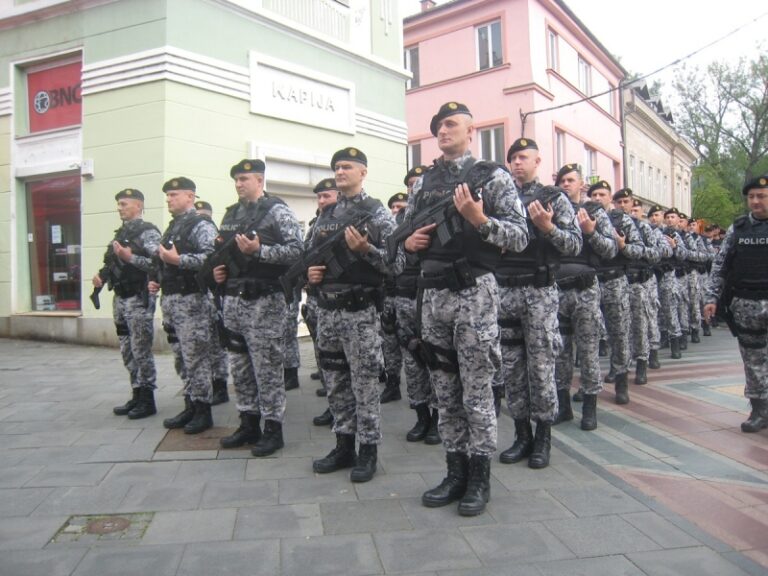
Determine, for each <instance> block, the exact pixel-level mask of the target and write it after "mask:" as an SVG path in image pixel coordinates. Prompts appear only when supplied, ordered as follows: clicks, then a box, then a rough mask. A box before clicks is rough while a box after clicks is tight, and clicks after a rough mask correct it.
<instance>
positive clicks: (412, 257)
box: [395, 210, 421, 297]
mask: <svg viewBox="0 0 768 576" xmlns="http://www.w3.org/2000/svg"><path fill="white" fill-rule="evenodd" d="M404 219H405V210H400V212H398V213H397V216H395V222H396V223H397V225H398V226H399V225H400V224H402V223H403V220H404ZM420 274H421V264H420V263H419V255H418V254H416V253H413V252H408V251H407V250H406V251H405V268H404V269H403V271H402V273H400V274H399V275H398V276H397V278H395V293H398V292H399V293H400V294H403V295H405V294H406V293H408V295H410V294H413V296H414V297H415V296H416V288H417V286H416V283H417V281H418V278H419V276H420Z"/></svg>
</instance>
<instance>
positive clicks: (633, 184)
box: [629, 154, 637, 190]
mask: <svg viewBox="0 0 768 576" xmlns="http://www.w3.org/2000/svg"><path fill="white" fill-rule="evenodd" d="M635 178H636V174H635V155H634V154H630V155H629V187H630V188H632V190H636V189H637V186H636V182H635Z"/></svg>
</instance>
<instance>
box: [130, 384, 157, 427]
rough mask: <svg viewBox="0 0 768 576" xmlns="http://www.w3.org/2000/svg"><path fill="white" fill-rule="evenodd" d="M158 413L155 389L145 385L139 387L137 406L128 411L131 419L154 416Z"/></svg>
mask: <svg viewBox="0 0 768 576" xmlns="http://www.w3.org/2000/svg"><path fill="white" fill-rule="evenodd" d="M155 414H157V406H155V391H154V389H152V388H147V387H143V388H140V389H139V401H138V402H137V403H136V406H134V407H133V409H132V410H131V411H130V412H128V419H129V420H139V419H140V418H146V417H147V416H153V415H155Z"/></svg>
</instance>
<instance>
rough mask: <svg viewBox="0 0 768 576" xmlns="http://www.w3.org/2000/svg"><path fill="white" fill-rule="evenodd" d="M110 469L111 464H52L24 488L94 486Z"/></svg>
mask: <svg viewBox="0 0 768 576" xmlns="http://www.w3.org/2000/svg"><path fill="white" fill-rule="evenodd" d="M111 467H112V465H111V464H72V465H66V464H54V465H53V466H46V467H45V468H43V469H42V470H41V471H40V472H39V473H38V474H35V476H34V478H31V479H30V480H29V481H28V482H27V483H26V484H25V486H29V487H35V486H38V487H40V486H95V485H96V484H98V483H99V482H101V480H102V479H103V478H104V477H105V476H106V475H107V473H108V472H109V470H110V468H111Z"/></svg>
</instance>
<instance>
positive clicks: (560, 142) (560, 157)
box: [555, 130, 565, 170]
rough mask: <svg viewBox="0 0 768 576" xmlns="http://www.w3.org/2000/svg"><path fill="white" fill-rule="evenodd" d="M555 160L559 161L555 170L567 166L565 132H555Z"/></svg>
mask: <svg viewBox="0 0 768 576" xmlns="http://www.w3.org/2000/svg"><path fill="white" fill-rule="evenodd" d="M555 158H556V160H557V161H556V166H555V168H556V169H558V170H559V169H560V167H561V166H564V165H565V132H561V131H560V130H555Z"/></svg>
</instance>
